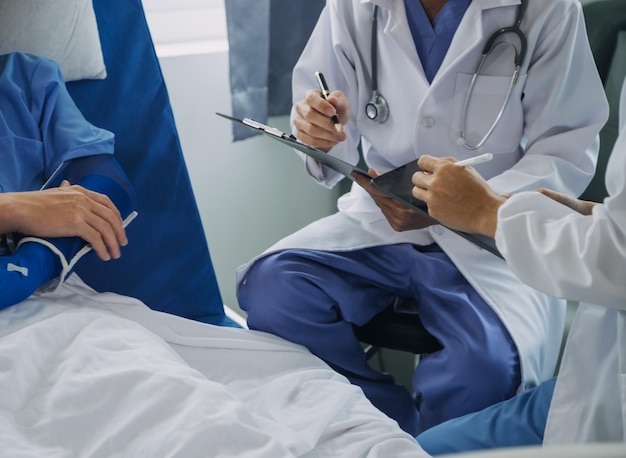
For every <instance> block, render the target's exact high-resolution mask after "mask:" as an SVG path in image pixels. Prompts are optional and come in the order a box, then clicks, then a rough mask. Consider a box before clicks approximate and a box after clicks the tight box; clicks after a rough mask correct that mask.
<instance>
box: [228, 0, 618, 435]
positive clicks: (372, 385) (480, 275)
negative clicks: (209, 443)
mask: <svg viewBox="0 0 626 458" xmlns="http://www.w3.org/2000/svg"><path fill="white" fill-rule="evenodd" d="M443 3H445V5H443V8H442V9H441V11H440V12H439V13H438V15H437V16H436V17H435V18H434V19H433V20H432V21H431V24H432V25H433V27H434V32H433V28H432V27H431V25H429V23H428V22H426V23H424V20H426V21H428V19H425V17H426V16H424V14H428V8H426V10H424V9H422V8H421V4H424V5H425V6H428V5H435V6H437V4H438V6H441V4H443ZM374 5H378V7H379V9H378V12H377V15H376V18H377V27H376V30H377V37H378V38H377V43H376V46H375V50H376V54H377V69H378V70H377V72H376V77H377V79H378V90H379V92H380V94H381V95H383V96H384V97H385V98H386V101H387V103H388V107H389V117H388V119H387V120H386V122H383V123H379V122H376V121H373V120H371V119H369V118H368V116H367V115H366V111H365V108H366V104H367V103H368V101H370V99H371V97H372V78H373V76H374V75H373V72H372V59H371V51H372V48H371V43H372V40H371V33H372V26H371V24H372V13H373V7H374ZM407 6H408V7H410V8H409V9H407ZM459 7H461V8H465V7H467V9H466V10H465V9H462V10H461V11H459V10H457V8H459ZM519 7H520V0H497V1H496V0H473V1H470V0H467V1H462V0H458V1H457V0H455V1H454V2H447V3H446V2H445V1H444V2H441V1H434V2H433V1H426V0H423V1H422V2H421V3H420V2H417V0H405V1H402V0H329V1H328V3H327V5H326V7H325V9H324V10H323V12H322V14H321V17H320V19H319V22H318V24H317V26H316V28H315V30H314V31H313V34H312V36H311V38H310V40H309V43H308V45H307V47H306V48H305V50H304V52H303V54H302V56H301V57H300V60H299V61H298V63H297V65H296V67H295V68H294V72H293V94H294V109H293V112H292V121H293V123H294V132H295V133H296V135H297V136H298V138H299V139H300V140H301V141H304V142H305V143H309V144H312V145H314V146H317V147H319V148H322V149H324V150H327V151H328V154H332V155H334V156H337V157H340V158H342V159H344V160H346V161H348V162H351V163H353V164H355V163H357V161H358V160H359V154H358V151H357V147H358V144H359V142H360V143H361V147H362V151H363V157H364V160H365V162H366V163H367V166H368V167H370V168H372V169H375V170H376V171H377V172H385V171H388V170H390V169H393V168H395V167H398V166H400V165H403V164H405V163H407V162H409V161H412V160H415V159H417V158H418V157H419V156H421V155H423V154H434V155H441V156H454V157H456V158H458V159H465V158H468V157H470V156H473V155H476V154H479V153H482V152H490V153H493V155H494V159H493V160H492V161H491V162H489V163H486V164H483V165H481V166H479V167H477V169H478V171H479V172H480V173H481V174H482V175H483V176H484V177H485V178H486V179H488V180H489V183H490V185H491V186H492V187H493V188H494V189H496V190H497V191H498V192H500V193H514V192H519V191H524V190H532V189H536V188H539V187H547V188H552V189H555V190H557V191H560V192H564V193H569V194H573V195H579V194H580V193H581V192H582V191H583V190H584V189H585V187H586V186H587V184H588V183H589V181H590V179H591V177H592V176H593V172H594V166H595V162H596V159H597V133H598V131H599V130H600V128H601V126H602V125H603V124H604V122H605V121H606V119H607V115H608V109H607V104H606V100H605V98H604V91H603V88H602V85H601V82H600V80H599V77H598V74H597V71H596V68H595V64H594V61H593V57H592V54H591V51H590V49H589V44H588V41H587V36H586V31H585V26H584V21H583V16H582V10H581V7H580V4H579V3H578V1H577V0H550V1H547V0H528V1H527V9H526V11H525V14H524V15H523V18H522V21H521V29H522V30H523V31H524V34H525V37H526V39H527V51H526V53H525V57H524V58H523V62H521V71H520V76H519V78H518V80H517V82H516V84H515V85H514V87H513V90H512V93H511V96H510V98H509V100H508V103H507V104H506V107H505V109H504V112H503V114H502V117H501V119H500V121H499V122H498V123H497V125H496V127H495V129H494V131H493V132H492V134H491V135H490V136H488V138H487V139H486V141H485V142H484V144H483V145H482V147H481V148H479V149H478V150H471V149H468V148H466V147H465V146H463V141H461V140H459V139H460V137H461V130H462V124H464V123H463V122H462V111H463V105H464V100H465V97H466V94H467V92H468V87H469V84H470V80H471V78H472V74H473V73H474V71H475V70H476V66H477V64H478V62H479V61H480V58H481V53H482V50H483V47H484V46H485V43H486V41H487V39H488V38H489V36H490V35H491V34H493V33H494V32H495V31H496V30H498V29H500V28H502V27H508V26H511V25H512V24H513V23H514V22H515V17H516V13H517V12H518V9H519ZM416 8H417V9H416ZM444 13H445V15H446V18H447V19H451V20H452V22H453V23H454V26H451V27H452V28H451V29H447V30H446V29H445V28H444V29H441V25H438V24H437V21H438V20H439V19H440V18H441V16H443V15H444ZM455 20H456V22H454V21H455ZM420 21H421V22H420ZM424 24H425V25H426V26H427V27H422V28H421V29H419V30H422V31H424V30H426V29H428V28H429V27H430V29H429V31H430V33H431V34H432V36H430V37H429V36H425V35H428V34H427V33H426V34H425V35H424V33H421V32H420V31H419V30H418V29H415V27H416V26H423V25H424ZM412 27H413V28H414V30H412ZM416 30H417V32H415V31H416ZM450 30H452V33H451V34H449V36H447V39H448V41H449V43H447V42H446V43H445V45H444V46H443V47H442V46H441V44H439V47H437V46H438V45H437V40H441V41H444V42H445V40H446V33H447V32H450ZM420 33H421V34H422V36H421V38H420ZM430 39H432V40H434V41H433V42H427V41H428V40H430ZM498 41H499V42H505V44H502V45H498V46H496V47H495V49H494V50H493V52H492V53H491V54H490V56H489V57H488V59H487V60H486V61H485V64H484V65H483V67H482V69H481V71H480V74H481V76H480V77H479V78H478V79H477V82H476V85H475V88H474V91H473V96H472V100H471V103H470V105H469V107H468V109H467V122H466V125H465V129H464V131H465V140H464V141H466V142H467V143H468V144H470V145H476V144H477V143H479V142H480V141H481V139H482V138H483V137H484V136H485V134H486V132H487V131H488V130H489V127H490V126H491V124H492V123H493V122H494V120H495V119H496V117H497V116H498V112H499V111H500V109H501V107H502V105H503V103H504V101H505V99H506V93H507V90H508V88H509V85H510V82H511V78H512V74H513V71H514V63H513V61H514V57H515V56H516V55H519V54H520V40H519V38H518V37H517V36H516V35H514V34H512V33H507V34H504V35H502V36H501V37H500V38H499V39H498ZM433 43H434V44H433ZM420 45H421V46H422V48H421V52H420V51H418V50H419V49H420V48H419V46H420ZM431 48H432V49H434V51H435V52H434V54H433V53H431V54H428V53H429V51H428V50H429V49H431ZM424 49H426V51H424ZM437 53H438V56H439V60H437V55H436V54H437ZM318 70H319V71H322V72H323V73H324V75H325V79H326V81H327V83H328V85H329V86H330V90H331V91H332V93H331V96H330V99H329V101H328V102H327V101H325V100H324V99H323V98H322V97H321V95H320V92H319V90H311V89H315V88H316V81H315V77H314V74H315V72H316V71H318ZM307 91H308V92H307ZM305 94H306V98H305V100H304V101H301V99H302V97H303V96H304V95H305ZM583 107H584V109H583ZM333 114H337V115H338V116H339V120H340V122H341V124H343V131H342V132H338V131H337V130H335V127H334V125H333V122H332V120H331V115H333ZM305 163H306V169H307V171H308V172H309V174H310V175H311V176H312V177H313V178H314V179H316V180H317V181H319V182H320V184H322V185H324V186H327V187H332V186H334V185H336V184H337V183H338V182H339V181H340V180H341V179H342V178H343V177H342V176H340V175H339V174H337V173H336V172H334V171H332V170H329V169H327V168H326V167H320V165H319V164H317V163H315V161H313V160H311V159H310V158H306V160H305ZM370 192H371V193H370ZM303 204H304V205H306V204H305V203H303ZM381 205H382V206H392V207H393V208H392V207H389V208H386V209H385V212H384V213H383V211H381V208H380V207H381ZM400 207H401V206H399V205H394V204H393V202H390V201H389V200H388V199H384V198H382V197H380V196H377V195H376V193H375V191H372V190H371V187H369V186H368V183H367V182H363V181H359V183H353V185H352V189H351V191H350V192H349V193H347V194H345V195H344V196H342V197H341V198H340V199H339V201H338V209H339V211H338V212H337V213H335V214H333V215H331V216H329V217H326V218H323V219H321V220H318V221H316V222H314V223H312V224H310V225H309V226H307V227H305V228H303V229H301V230H300V231H298V232H296V233H294V234H292V235H290V236H288V237H286V238H284V239H283V240H281V241H279V242H278V243H276V244H275V245H274V246H272V247H270V248H269V249H268V250H267V251H266V252H264V253H262V254H261V255H260V256H258V257H256V258H255V259H253V260H252V261H251V262H250V263H248V264H246V265H244V266H242V267H241V268H240V269H239V270H238V273H237V281H238V299H239V303H240V305H241V307H242V308H243V309H244V310H246V311H247V313H248V324H249V325H250V326H251V327H252V328H256V329H260V330H263V331H268V332H272V333H275V334H279V335H281V336H282V337H285V338H287V339H289V340H292V341H295V342H298V343H301V344H303V345H306V346H307V347H309V348H310V349H311V351H312V352H313V353H315V354H317V355H318V356H320V357H322V358H323V359H325V360H326V361H327V362H328V363H329V364H330V365H331V366H332V367H334V368H335V369H337V370H338V371H339V372H342V373H343V374H345V375H346V376H348V378H349V379H350V380H351V381H352V382H353V383H356V384H358V385H360V386H361V387H362V388H363V390H364V391H365V393H366V395H367V396H368V397H369V398H370V400H372V402H373V403H374V404H375V405H376V406H377V407H379V408H380V409H381V410H383V411H384V412H386V413H387V414H388V415H390V416H391V417H393V418H395V419H396V420H398V422H399V423H400V425H401V426H402V427H403V428H404V429H405V430H407V431H409V432H411V433H417V432H419V431H421V430H423V429H426V428H428V427H430V426H432V425H434V424H437V423H439V422H441V421H443V420H446V419H447V418H451V417H456V416H458V415H462V414H465V413H467V412H470V411H475V410H478V409H481V408H483V407H485V406H486V405H490V404H493V403H495V402H498V401H500V400H502V399H505V398H507V397H510V396H512V395H513V394H515V392H517V391H523V390H525V389H527V388H531V387H533V386H535V385H537V384H538V383H540V382H541V381H542V380H545V379H547V378H549V377H551V376H552V375H553V371H554V368H555V365H556V361H557V357H558V353H559V346H560V340H561V336H562V329H563V323H564V313H565V302H564V301H562V300H560V299H555V298H553V297H550V296H547V295H544V294H542V293H539V292H537V291H536V290H535V289H533V288H529V287H528V286H526V285H524V284H523V283H522V282H521V281H520V280H519V278H518V277H517V276H516V275H515V274H514V273H513V272H512V271H511V269H510V268H509V266H507V264H506V262H505V261H503V260H502V259H500V258H498V257H496V256H494V255H493V254H491V253H489V252H486V251H484V250H481V249H480V248H477V247H476V246H475V245H473V244H471V243H469V242H467V241H466V240H465V239H462V238H460V237H459V236H457V235H455V234H454V233H453V232H451V231H449V230H446V229H445V228H444V227H442V226H440V225H435V226H430V227H424V226H425V225H426V223H424V222H423V221H420V220H415V219H413V220H412V219H411V218H415V215H416V214H414V213H413V214H411V215H407V213H408V212H407V211H406V209H405V208H404V207H402V208H400ZM398 212H399V213H398ZM394 218H396V220H395V221H394ZM404 218H408V220H404ZM390 220H392V221H394V222H393V227H392V224H390V222H389V221H390ZM400 220H402V221H400ZM394 227H395V229H394ZM396 229H397V230H396ZM294 249H298V250H297V251H296V250H294ZM431 251H436V252H437V253H435V254H433V253H431ZM422 252H424V253H422ZM291 255H296V259H293V258H291ZM433 257H436V258H437V260H436V261H433V260H432V258H433ZM345 263H348V264H349V265H350V267H346V264H345ZM404 263H406V264H404ZM441 263H443V264H445V265H446V268H447V271H446V272H448V273H446V274H445V275H444V274H443V273H442V272H440V268H439V267H438V266H439V265H440V264H441ZM355 266H356V267H355ZM348 269H350V272H349V274H348V272H347V270H348ZM421 269H423V270H421ZM364 271H367V272H364ZM455 274H456V276H455ZM368 275H369V276H378V277H380V276H383V277H384V278H376V279H375V280H374V279H372V278H371V277H369V278H368V277H367V276H368ZM391 277H393V278H391ZM459 285H462V286H459ZM457 286H459V288H461V290H460V292H459V293H458V295H457V296H456V297H455V298H454V299H447V298H446V294H447V293H448V292H450V291H452V290H456V289H457ZM370 287H371V288H370ZM433 290H439V293H437V292H435V293H432V291H433ZM441 291H443V293H441ZM431 293H432V294H435V295H437V294H439V296H438V297H436V298H434V299H433V300H430V297H431V296H432V294H431ZM394 297H402V298H406V297H410V298H413V299H416V300H417V302H418V306H417V307H416V309H415V310H416V311H417V312H418V313H419V314H420V316H421V317H422V320H423V321H424V324H425V326H426V327H427V328H428V329H429V331H430V332H431V333H432V334H434V335H435V336H436V337H438V338H439V340H440V341H442V343H443V344H444V347H445V348H444V350H442V351H440V352H437V353H436V354H433V355H429V356H427V357H424V358H422V360H421V362H420V364H419V365H418V367H417V370H416V372H415V376H414V379H413V389H414V391H415V393H416V398H415V399H414V398H412V397H411V396H410V395H409V393H408V392H406V390H403V389H402V388H400V387H398V386H397V385H395V384H394V382H393V379H391V377H390V376H389V375H388V374H378V373H375V371H373V370H371V369H370V368H369V367H368V366H367V362H366V361H365V357H364V356H363V355H362V351H361V347H360V346H359V344H358V342H357V340H356V338H355V336H354V334H353V333H352V329H351V327H350V324H351V323H355V324H357V325H360V324H364V323H365V322H367V321H368V320H369V319H371V317H373V316H374V315H375V314H377V313H378V312H380V311H381V310H382V309H384V308H385V307H387V306H389V305H390V304H392V303H393V300H394ZM427 297H428V298H429V299H428V300H426V299H425V298H427ZM468 298H469V299H468ZM420 299H422V301H421V302H420ZM455 301H458V303H457V302H455ZM452 303H455V304H457V305H456V306H455V307H456V308H455V307H452V308H450V309H449V310H448V305H450V304H452ZM320 304H321V305H320ZM466 310H471V313H472V314H474V315H473V321H471V320H469V319H466V316H465V315H464V314H465V313H466V312H465V311H466ZM484 322H486V323H487V324H486V325H485V327H484V328H483V327H482V326H483V324H484ZM496 335H498V337H497V338H496V337H494V340H493V341H492V342H483V341H478V340H476V339H483V338H484V339H487V340H489V339H490V338H491V336H496ZM358 353H361V354H360V355H359V354H358Z"/></svg>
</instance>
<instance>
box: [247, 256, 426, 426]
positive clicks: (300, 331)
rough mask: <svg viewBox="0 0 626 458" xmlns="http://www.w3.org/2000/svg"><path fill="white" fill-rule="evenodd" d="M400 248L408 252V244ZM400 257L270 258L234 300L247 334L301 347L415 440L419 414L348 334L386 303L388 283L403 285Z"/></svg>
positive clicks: (252, 273) (256, 265)
mask: <svg viewBox="0 0 626 458" xmlns="http://www.w3.org/2000/svg"><path fill="white" fill-rule="evenodd" d="M403 249H404V250H405V251H406V250H412V248H411V247H410V245H406V246H405V247H404V248H403ZM398 250H399V248H391V247H375V248H368V249H363V250H357V251H352V252H341V253H334V252H321V251H311V250H286V251H282V252H278V253H274V254H271V255H268V256H266V257H264V258H262V259H260V260H258V261H256V262H255V263H254V264H253V265H252V266H251V268H250V270H249V271H248V273H247V275H246V278H245V280H244V283H243V284H242V285H241V286H240V288H239V291H238V300H239V305H240V306H241V308H242V309H243V310H245V311H246V312H247V313H248V325H249V326H250V328H252V329H257V330H261V331H265V332H270V333H273V334H276V335H278V336H281V337H283V338H285V339H287V340H290V341H292V342H296V343H299V344H301V345H304V346H306V347H307V348H309V350H311V352H312V353H314V354H315V355H317V356H319V357H320V358H322V359H323V360H325V361H326V362H327V363H328V364H329V365H330V366H331V367H333V368H334V369H335V370H337V371H338V372H340V373H341V374H343V375H345V376H346V377H347V378H348V379H349V380H350V381H351V382H352V383H354V384H355V385H358V386H360V387H361V388H362V389H363V391H364V392H365V394H366V396H367V397H368V398H369V399H370V401H371V402H372V403H373V404H374V405H375V406H376V407H378V409H380V410H381V411H383V412H385V413H386V414H387V415H388V416H390V417H391V418H394V419H395V420H396V421H398V423H399V424H400V426H401V427H402V428H403V429H404V430H405V431H407V432H409V433H410V434H412V435H415V434H417V430H418V429H417V411H416V409H415V403H414V401H413V398H412V396H411V395H410V393H409V392H408V390H406V389H405V388H404V387H402V386H400V385H397V384H396V383H395V381H394V379H393V377H392V376H390V375H388V374H382V373H379V372H377V371H375V370H373V369H371V368H370V367H369V366H368V363H367V359H366V357H365V354H364V351H363V348H362V346H361V344H360V343H359V341H358V340H357V338H356V336H355V334H354V331H353V329H352V323H355V324H357V325H362V324H364V323H366V322H367V321H369V320H370V319H371V318H372V317H373V316H374V315H376V314H377V313H379V312H380V311H382V310H383V309H384V308H386V307H387V306H388V305H389V304H390V303H391V301H392V299H393V297H395V295H394V293H393V292H391V291H390V289H393V284H395V283H397V282H401V283H404V287H406V286H407V285H408V276H407V275H406V272H405V269H404V268H402V267H401V264H402V263H400V262H398V259H403V256H402V255H401V253H400V251H398ZM381 266H384V267H381ZM390 266H391V267H390ZM386 267H389V268H386ZM394 269H395V271H394Z"/></svg>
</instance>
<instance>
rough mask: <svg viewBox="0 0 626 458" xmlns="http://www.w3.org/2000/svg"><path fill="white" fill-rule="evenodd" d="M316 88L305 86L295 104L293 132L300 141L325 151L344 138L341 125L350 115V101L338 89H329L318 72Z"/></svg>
mask: <svg viewBox="0 0 626 458" xmlns="http://www.w3.org/2000/svg"><path fill="white" fill-rule="evenodd" d="M315 79H316V81H317V85H318V87H317V89H309V90H308V91H307V92H306V93H305V96H304V99H303V100H301V101H300V102H298V103H296V104H295V115H294V117H293V124H294V126H295V128H296V132H295V135H296V137H298V140H300V141H301V142H303V143H306V144H307V145H311V146H313V147H315V148H318V149H320V150H322V151H325V152H328V151H329V150H330V149H331V148H332V147H333V146H335V145H336V144H337V143H339V142H342V141H344V140H345V139H346V134H345V132H344V131H343V125H344V124H345V123H346V122H347V121H348V119H350V102H349V101H348V99H347V97H346V96H345V94H344V93H343V92H342V91H333V92H331V91H330V90H329V89H328V86H327V85H326V80H325V79H324V75H323V74H322V73H321V72H316V74H315Z"/></svg>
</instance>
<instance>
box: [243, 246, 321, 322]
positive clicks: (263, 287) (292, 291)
mask: <svg viewBox="0 0 626 458" xmlns="http://www.w3.org/2000/svg"><path fill="white" fill-rule="evenodd" d="M294 262H299V261H298V260H294V259H293V256H292V255H291V254H290V253H289V252H288V251H287V252H281V253H277V254H273V255H269V256H267V257H264V258H262V259H260V260H258V261H256V262H255V263H254V264H253V265H252V266H251V267H250V269H249V271H248V272H247V274H246V277H245V278H244V280H243V282H242V284H241V285H240V287H239V289H238V291H237V300H238V302H239V306H240V307H241V308H242V310H244V311H245V312H246V313H247V315H248V326H249V327H250V328H252V329H258V330H262V331H267V332H274V333H279V331H280V329H282V328H285V327H290V326H292V325H293V324H294V322H295V321H296V320H298V319H299V318H301V314H302V312H303V309H304V307H303V305H302V303H303V297H304V296H305V295H306V294H307V293H306V292H305V290H307V289H309V288H310V287H309V285H307V282H308V280H307V277H306V274H305V273H304V272H303V269H300V268H298V267H297V266H294Z"/></svg>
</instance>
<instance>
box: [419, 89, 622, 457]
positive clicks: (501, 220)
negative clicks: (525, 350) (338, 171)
mask: <svg viewBox="0 0 626 458" xmlns="http://www.w3.org/2000/svg"><path fill="white" fill-rule="evenodd" d="M620 124H621V127H620V136H619V137H618V139H617V142H616V144H615V147H614V148H613V152H612V155H611V158H610V160H609V163H608V166H607V172H606V187H607V190H608V194H609V197H607V198H606V199H605V201H604V203H603V204H597V205H593V204H590V203H585V202H581V201H577V200H576V199H572V198H569V199H567V198H565V200H562V202H564V203H565V205H564V204H562V203H561V202H559V200H558V199H559V198H560V197H559V196H553V197H554V198H555V199H556V200H553V199H552V198H550V194H548V197H547V196H546V195H543V194H542V193H539V192H525V193H520V194H515V195H513V196H512V197H510V198H509V199H506V198H503V197H502V196H500V195H498V194H496V193H494V192H490V190H489V188H488V186H486V185H485V184H484V181H482V180H481V179H480V178H477V179H476V176H477V175H475V174H472V171H471V170H469V171H468V170H467V169H466V170H462V169H461V168H460V167H450V165H449V163H447V161H448V160H446V159H433V158H429V157H424V158H421V159H420V162H419V163H420V165H422V166H423V167H422V168H423V169H424V170H427V171H429V172H431V175H430V176H425V175H424V174H420V173H418V174H416V175H415V177H414V180H413V182H414V184H415V185H416V188H415V190H414V195H415V196H416V197H418V198H420V199H424V200H426V201H427V202H428V205H429V209H430V211H431V213H432V214H433V215H436V216H437V218H439V219H440V221H442V222H445V223H446V224H448V225H450V226H451V227H457V228H462V229H463V230H470V231H472V232H480V233H484V234H487V235H493V234H494V233H495V238H496V243H497V246H498V247H499V249H500V251H501V252H502V253H503V254H504V257H505V258H506V259H507V261H508V262H509V264H510V266H511V268H512V269H513V271H514V272H515V273H516V274H517V275H519V277H520V278H521V279H522V280H523V281H524V282H525V283H527V284H529V285H531V286H534V287H536V288H537V289H540V290H541V291H545V292H546V293H548V294H552V295H555V296H558V297H566V298H570V299H573V300H577V301H581V303H580V305H579V308H578V311H577V313H576V315H575V316H574V320H573V322H572V327H571V330H570V333H569V336H568V340H567V343H566V346H565V351H564V354H563V361H562V364H561V368H560V371H559V375H558V376H557V380H556V387H554V386H553V384H552V383H550V382H545V383H543V384H541V385H540V386H539V387H538V388H536V389H535V390H532V392H530V393H529V394H528V395H526V394H525V395H522V396H519V398H521V399H516V398H517V397H516V398H513V399H511V400H509V401H504V402H502V403H501V404H498V405H495V406H492V407H490V408H488V409H486V410H485V411H483V412H478V413H475V414H469V415H467V416H465V417H462V418H459V419H455V420H451V421H449V422H447V423H443V424H441V425H439V426H437V427H435V428H432V429H431V430H429V431H427V432H425V433H424V434H422V435H420V436H418V440H419V441H420V443H421V444H422V445H423V446H424V447H425V449H426V450H427V451H429V452H430V453H432V454H440V453H450V452H458V451H464V450H470V449H479V448H488V447H504V446H515V445H526V444H531V443H541V442H543V443H544V444H546V445H557V444H574V443H584V442H626V353H625V352H626V342H625V340H624V339H626V281H625V280H626V81H625V82H624V86H623V89H622V99H621V109H620ZM468 172H469V173H468ZM561 199H562V197H561ZM472 211H473V213H474V215H473V216H471V217H470V216H469V215H468V212H472ZM521 306H523V304H521ZM551 385H552V386H551ZM542 391H543V393H542ZM533 392H537V393H533ZM552 393H553V394H552ZM524 397H525V398H526V399H523V398H524ZM546 420H547V421H546ZM624 450H625V453H626V448H625V449H624Z"/></svg>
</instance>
